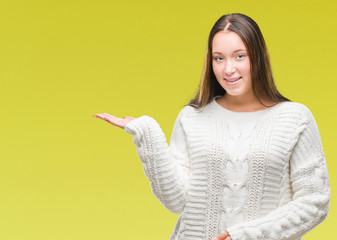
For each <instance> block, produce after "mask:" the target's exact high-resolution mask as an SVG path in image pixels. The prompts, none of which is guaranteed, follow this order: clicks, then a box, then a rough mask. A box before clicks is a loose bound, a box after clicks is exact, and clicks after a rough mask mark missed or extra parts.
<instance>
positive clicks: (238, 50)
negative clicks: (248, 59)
mask: <svg viewBox="0 0 337 240" xmlns="http://www.w3.org/2000/svg"><path fill="white" fill-rule="evenodd" d="M241 51H244V52H245V51H246V49H236V50H235V51H233V53H236V52H241ZM215 53H220V54H222V53H221V52H212V54H215Z"/></svg>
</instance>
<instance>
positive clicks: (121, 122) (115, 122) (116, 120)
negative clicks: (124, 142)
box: [97, 114, 125, 128]
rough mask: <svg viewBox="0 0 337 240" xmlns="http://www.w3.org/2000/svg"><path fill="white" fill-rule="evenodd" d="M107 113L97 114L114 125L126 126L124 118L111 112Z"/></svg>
mask: <svg viewBox="0 0 337 240" xmlns="http://www.w3.org/2000/svg"><path fill="white" fill-rule="evenodd" d="M107 115H109V116H107ZM107 115H104V114H97V117H98V118H100V119H102V120H104V121H106V122H108V123H110V124H112V125H114V126H117V127H120V128H124V125H125V120H124V119H122V118H118V117H115V116H112V115H110V114H107Z"/></svg>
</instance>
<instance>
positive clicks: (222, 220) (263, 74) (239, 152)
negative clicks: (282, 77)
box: [95, 13, 330, 240]
mask: <svg viewBox="0 0 337 240" xmlns="http://www.w3.org/2000/svg"><path fill="white" fill-rule="evenodd" d="M95 117H97V118H101V119H103V120H105V121H107V122H109V123H111V124H113V125H115V126H118V127H120V128H124V129H125V131H126V132H127V133H129V134H132V135H134V138H133V143H134V144H135V145H136V146H137V153H138V155H139V157H140V160H141V161H142V163H143V167H144V171H145V174H146V176H147V177H148V179H149V180H150V182H151V188H152V191H153V193H154V194H155V196H156V197H157V198H158V199H159V200H160V202H161V203H162V204H163V205H164V206H165V207H166V208H167V209H168V210H170V211H171V212H173V213H178V214H180V216H179V219H178V222H177V224H176V227H175V229H174V231H173V233H172V236H171V240H178V239H179V240H205V239H220V240H224V239H226V240H231V239H232V240H246V239H247V240H248V239H249V240H251V239H259V240H260V239H266V240H273V239H279V240H281V239H294V240H295V239H301V237H302V236H303V235H304V234H306V233H307V232H308V231H310V230H311V229H313V228H314V227H316V226H317V225H318V224H320V223H321V222H322V221H323V220H324V219H325V218H326V217H327V214H328V211H329V202H330V185H329V178H328V171H327V165H326V161H325V157H324V153H323V148H322V143H321V138H320V135H319V131H318V128H317V124H316V122H315V119H314V117H313V115H312V113H311V112H310V110H309V109H308V108H307V107H306V106H304V105H303V104H301V103H295V102H291V101H290V100H288V99H287V98H285V97H284V96H282V95H281V94H280V93H279V92H278V90H277V88H276V86H275V83H274V79H273V75H272V71H271V66H270V60H269V55H268V51H267V48H266V45H265V42H264V39H263V36H262V34H261V32H260V29H259V27H258V25H257V24H256V23H255V22H254V21H253V20H252V19H251V18H249V17H248V16H245V15H243V14H239V13H235V14H234V13H233V14H227V15H224V16H222V17H221V18H220V19H219V20H218V21H217V22H216V23H215V25H214V26H213V28H212V30H211V32H210V35H209V39H208V49H207V53H206V58H205V65H204V69H203V74H202V79H201V82H200V85H199V90H198V93H197V95H196V96H195V98H194V99H192V100H191V101H190V102H189V104H188V105H187V106H185V107H184V108H183V109H182V110H181V111H180V113H179V114H178V117H177V119H176V121H175V124H174V127H173V132H172V136H171V141H170V146H168V145H167V142H166V139H165V136H164V133H163V132H162V130H161V128H160V126H159V124H158V123H157V122H156V120H154V119H153V118H152V117H149V116H146V115H143V116H141V117H139V118H136V119H135V118H132V117H125V118H122V119H121V118H117V117H114V116H112V115H109V114H106V113H104V114H97V115H95Z"/></svg>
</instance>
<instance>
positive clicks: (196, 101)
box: [187, 13, 290, 109]
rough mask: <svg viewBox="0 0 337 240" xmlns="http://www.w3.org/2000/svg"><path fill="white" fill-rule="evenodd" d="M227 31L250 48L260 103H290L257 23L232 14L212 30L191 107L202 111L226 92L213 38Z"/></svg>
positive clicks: (252, 75) (223, 18) (254, 85)
mask: <svg viewBox="0 0 337 240" xmlns="http://www.w3.org/2000/svg"><path fill="white" fill-rule="evenodd" d="M223 30H226V31H233V32H235V33H237V34H238V35H239V36H240V38H241V39H242V41H243V43H244V44H245V46H246V48H247V51H248V56H249V58H250V69H251V78H252V89H253V93H254V95H255V97H256V98H257V99H258V101H259V102H260V103H261V104H263V103H262V101H261V100H262V99H263V100H268V101H271V102H275V103H279V102H283V101H290V100H289V99H288V98H286V97H284V96H282V95H281V93H280V92H279V91H278V90H277V88H276V85H275V82H274V77H273V73H272V69H271V64H270V58H269V53H268V50H267V47H266V44H265V41H264V38H263V35H262V33H261V31H260V28H259V26H258V25H257V23H256V22H255V21H254V20H253V19H251V18H250V17H248V16H246V15H244V14H241V13H231V14H226V15H223V16H222V17H220V18H219V19H218V20H217V22H216V23H215V24H214V26H213V28H212V29H211V32H210V34H209V37H208V44H207V49H206V56H205V62H204V67H203V71H202V75H201V80H200V84H199V88H198V91H197V94H196V95H195V97H194V98H193V99H192V100H190V102H189V103H188V104H187V105H189V106H192V107H195V108H196V109H202V108H204V107H205V106H206V105H207V104H208V103H209V102H210V101H211V100H212V99H213V97H215V96H217V95H224V94H225V93H226V91H225V90H224V89H223V87H221V85H220V84H219V83H218V81H217V79H216V77H215V75H214V72H213V67H212V42H213V38H214V35H215V34H216V33H217V32H219V31H223ZM263 105H264V104H263ZM265 106H266V105H265Z"/></svg>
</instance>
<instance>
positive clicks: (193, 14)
mask: <svg viewBox="0 0 337 240" xmlns="http://www.w3.org/2000/svg"><path fill="white" fill-rule="evenodd" d="M336 10H337V5H336V2H335V1H334V0H330V1H322V0H321V1H318V0H315V1H308V0H307V1H294V0H284V1H269V0H255V1H250V0H245V1H242V0H235V1H224V0H219V1H212V0H210V1H200V0H193V1H192V0H188V1H178V0H171V1H136V0H130V1H124V2H123V1H108V0H105V1H103V0H98V1H85V0H82V1H79V0H78V1H75V0H67V1H65V0H58V1H56V0H50V1H42V0H40V1H38V0H30V1H24V0H12V1H9V0H8V1H4V0H1V2H0V31H1V35H0V80H1V86H0V98H1V120H0V121H1V122H0V126H1V134H0V140H1V142H0V154H1V159H0V239H1V240H46V239H48V240H60V239H62V240H89V239H90V240H94V239H100V240H105V239H137V240H141V239H144V240H145V239H146V240H158V239H159V240H161V239H169V236H170V235H171V232H172V230H173V227H174V225H175V222H176V220H177V217H178V216H177V215H175V214H172V213H170V212H169V211H167V210H166V209H165V208H164V207H163V206H161V204H160V203H159V201H158V200H157V199H156V198H155V197H154V195H153V194H152V193H151V189H150V185H149V182H148V180H147V179H146V177H145V175H144V172H143V169H142V165H141V163H140V160H139V158H138V155H137V153H136V148H135V146H134V145H133V143H132V136H131V135H129V134H127V133H125V132H124V131H123V130H122V129H119V128H117V127H114V126H112V125H109V124H108V123H106V122H104V121H102V120H100V119H95V118H93V117H92V115H94V114H96V113H103V112H107V113H110V114H114V115H116V116H121V117H122V116H126V115H128V116H134V117H139V116H141V115H149V116H151V117H153V118H155V119H156V120H157V121H158V122H159V124H160V126H161V127H162V129H163V131H164V132H165V134H166V138H167V140H168V141H169V138H170V135H171V131H172V127H173V123H174V121H175V119H176V117H177V114H178V112H179V111H180V110H181V108H182V107H183V105H184V104H186V103H187V102H188V101H189V100H190V99H191V98H192V97H193V96H194V94H195V91H196V89H197V86H198V83H199V79H200V76H201V70H202V66H203V60H204V54H205V50H206V43H207V37H208V34H209V31H210V29H211V27H212V26H213V24H214V23H215V21H216V20H217V19H218V18H219V17H220V16H222V15H223V14H227V13H236V12H239V13H244V14H246V15H248V16H250V17H252V18H253V19H254V20H255V21H256V22H257V23H258V24H259V26H260V28H261V30H262V33H263V35H264V37H265V40H266V43H267V46H268V49H269V52H270V57H271V62H272V67H273V72H274V75H275V80H276V84H277V86H278V88H279V90H280V92H281V93H282V94H284V95H285V96H286V97H288V98H290V99H291V100H293V101H296V102H301V103H303V104H305V105H306V106H307V107H309V109H310V110H311V111H312V113H313V114H314V116H315V118H316V121H317V124H318V127H319V130H320V133H321V137H322V142H323V148H324V152H325V156H326V160H327V163H328V168H329V174H330V182H331V188H332V200H331V208H330V213H329V217H328V219H327V220H326V221H325V222H324V223H322V224H321V225H320V226H319V227H317V228H316V229H314V230H313V231H312V232H310V233H309V234H307V235H306V236H305V237H304V239H306V240H309V239H325V240H328V239H331V240H332V239H335V236H334V234H333V233H334V231H333V227H334V226H336V218H337V213H336V210H335V204H336V200H335V198H334V195H335V188H334V187H335V186H336V176H335V174H334V172H335V171H336V169H337V165H336V157H337V148H336V147H335V143H336V140H335V138H336V136H337V131H336V125H335V124H336V102H337V101H336V86H337V84H336V82H337V74H336V50H337V47H336V43H337V15H336Z"/></svg>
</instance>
